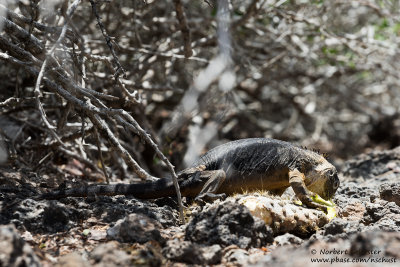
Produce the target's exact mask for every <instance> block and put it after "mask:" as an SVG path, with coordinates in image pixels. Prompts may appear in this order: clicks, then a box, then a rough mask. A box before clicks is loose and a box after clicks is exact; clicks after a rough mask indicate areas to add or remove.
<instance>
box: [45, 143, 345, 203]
mask: <svg viewBox="0 0 400 267" xmlns="http://www.w3.org/2000/svg"><path fill="white" fill-rule="evenodd" d="M178 182H179V185H180V189H181V193H182V195H183V196H187V197H196V198H198V199H214V198H215V197H218V196H220V195H221V194H234V193H242V192H248V191H254V190H265V191H270V192H271V193H273V194H277V195H281V194H282V193H283V192H284V191H285V189H286V188H288V187H289V186H291V187H292V188H293V190H294V192H295V194H296V196H297V197H298V198H299V199H300V200H301V201H302V203H303V204H305V205H307V206H309V207H314V208H316V207H319V208H322V209H324V210H326V206H324V205H321V204H319V203H315V202H314V201H313V200H312V197H314V196H315V194H318V195H320V196H321V197H322V198H324V199H330V198H331V197H332V196H333V195H334V193H335V192H336V190H337V188H338V187H339V184H340V182H339V178H338V176H337V171H336V168H335V167H334V166H333V165H332V164H330V163H329V162H328V161H327V160H326V159H325V158H324V157H323V156H321V155H319V154H318V153H315V152H313V151H310V150H306V149H303V148H300V147H298V146H295V145H292V144H290V143H287V142H283V141H279V140H275V139H268V138H250V139H241V140H237V141H233V142H229V143H226V144H223V145H220V146H218V147H215V148H214V149H211V150H210V151H208V152H207V153H206V154H204V155H203V156H202V157H201V158H200V159H199V160H198V162H196V163H195V164H194V165H193V166H192V167H190V168H188V169H185V170H183V171H181V172H179V173H178ZM175 194H176V193H175V188H174V185H173V183H172V180H170V179H160V180H158V181H155V182H149V183H141V184H114V185H91V186H87V187H80V188H70V189H63V190H58V191H54V192H50V193H46V194H43V195H41V196H40V198H42V199H59V198H64V197H70V196H71V197H86V196H88V195H132V196H134V197H137V198H140V199H154V198H160V197H166V196H174V195H175Z"/></svg>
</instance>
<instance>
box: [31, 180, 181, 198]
mask: <svg viewBox="0 0 400 267" xmlns="http://www.w3.org/2000/svg"><path fill="white" fill-rule="evenodd" d="M95 195H99V196H116V195H131V196H134V197H136V198H139V199H155V198H160V197H167V196H174V195H175V188H174V186H173V183H172V181H170V180H169V179H159V180H157V181H155V182H149V183H139V184H110V185H89V186H84V187H78V188H66V189H60V190H56V191H52V192H48V193H45V194H42V195H40V196H38V197H37V199H61V198H65V197H88V196H95Z"/></svg>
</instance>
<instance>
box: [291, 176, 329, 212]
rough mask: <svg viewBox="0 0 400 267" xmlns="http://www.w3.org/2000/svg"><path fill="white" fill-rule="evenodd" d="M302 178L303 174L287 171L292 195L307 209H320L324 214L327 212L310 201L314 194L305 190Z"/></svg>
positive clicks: (321, 206) (322, 206)
mask: <svg viewBox="0 0 400 267" xmlns="http://www.w3.org/2000/svg"><path fill="white" fill-rule="evenodd" d="M304 178H305V177H304V174H303V173H301V172H300V171H299V170H298V169H294V170H291V171H289V183H290V185H291V187H292V188H293V191H294V193H295V194H296V196H297V197H298V198H299V200H300V201H301V202H302V203H303V204H304V205H306V206H307V207H310V208H320V209H322V210H323V211H325V212H326V211H327V207H326V206H324V205H321V204H319V203H315V202H313V200H312V199H311V197H312V196H313V195H315V193H312V192H311V191H309V190H308V189H307V187H306V185H305V183H304Z"/></svg>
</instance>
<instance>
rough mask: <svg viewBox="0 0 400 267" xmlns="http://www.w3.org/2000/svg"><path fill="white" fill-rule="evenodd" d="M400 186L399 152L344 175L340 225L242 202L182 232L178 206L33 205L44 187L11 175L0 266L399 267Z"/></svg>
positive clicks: (288, 208)
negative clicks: (334, 266) (338, 266)
mask: <svg viewBox="0 0 400 267" xmlns="http://www.w3.org/2000/svg"><path fill="white" fill-rule="evenodd" d="M399 177H400V148H398V149H394V150H389V151H382V152H372V153H369V154H362V155H360V156H358V157H356V158H354V159H352V160H350V161H348V162H346V164H345V165H344V167H343V168H342V172H341V175H340V178H341V186H340V188H339V190H338V192H337V193H336V195H335V198H334V202H335V203H336V205H337V207H336V208H337V211H338V215H337V217H336V218H334V219H333V220H331V221H329V220H327V219H326V216H325V215H324V214H323V213H322V212H320V211H315V210H309V209H306V208H302V207H299V206H294V205H293V204H292V203H289V202H290V200H288V198H287V197H286V198H284V199H278V198H271V200H267V202H268V201H269V202H268V203H269V204H268V203H267V204H265V205H267V206H268V209H269V212H268V216H265V214H264V215H263V216H259V217H261V218H263V220H262V219H260V218H258V217H254V216H253V215H252V214H251V213H250V211H249V209H248V208H247V207H245V206H244V205H241V204H240V203H243V201H242V200H241V199H243V198H244V197H247V198H248V197H249V196H243V195H237V196H234V197H230V198H228V199H225V200H218V201H216V202H214V203H210V204H206V205H205V206H204V207H199V206H191V207H190V208H187V209H186V217H187V223H186V224H185V225H179V221H178V214H177V211H176V202H175V200H174V199H172V198H167V199H161V200H156V201H152V202H151V201H139V200H137V199H135V198H130V197H125V196H116V197H96V198H88V199H82V198H67V199H63V200H60V201H34V200H32V199H30V198H29V196H32V195H34V194H36V193H37V192H38V191H39V188H40V187H46V186H47V185H46V184H45V182H43V177H37V176H36V175H35V174H34V172H30V171H27V170H23V169H22V170H17V171H16V170H13V169H7V168H3V169H0V201H1V214H0V266H53V265H55V266H129V265H139V266H160V265H169V266H185V265H202V266H203V265H217V266H218V265H220V266H226V265H230V266H293V264H294V263H296V266H308V265H309V264H310V263H314V264H313V266H327V265H329V264H330V263H346V266H374V265H379V266H395V265H396V264H398V263H399V262H400V233H399V230H400V207H399V205H400V182H399V181H398V180H399ZM288 194H289V195H290V192H289V193H288ZM253 196H255V197H258V194H253V195H252V196H251V197H253ZM286 196H287V195H286ZM18 198H21V199H23V200H21V201H19V202H18V203H16V204H14V205H10V203H12V201H14V200H16V199H18ZM267 198H268V197H267ZM241 201H242V202H241ZM253 214H254V213H253Z"/></svg>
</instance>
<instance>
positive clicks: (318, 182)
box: [304, 157, 340, 200]
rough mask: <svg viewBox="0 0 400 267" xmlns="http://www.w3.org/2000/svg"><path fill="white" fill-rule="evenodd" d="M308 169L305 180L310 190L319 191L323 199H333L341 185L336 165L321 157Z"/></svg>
mask: <svg viewBox="0 0 400 267" xmlns="http://www.w3.org/2000/svg"><path fill="white" fill-rule="evenodd" d="M307 169H308V170H306V171H305V172H304V175H305V177H306V178H305V181H304V182H305V184H306V187H307V188H308V190H310V191H311V192H314V193H317V194H318V195H320V196H321V197H322V198H323V199H326V200H328V199H331V198H332V197H333V195H334V194H335V192H336V190H337V189H338V187H339V185H340V181H339V177H338V175H337V170H336V168H335V166H333V165H332V164H330V163H329V162H328V161H327V160H326V159H325V158H323V157H321V158H320V159H319V160H318V161H317V162H315V163H314V164H311V167H310V168H307Z"/></svg>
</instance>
